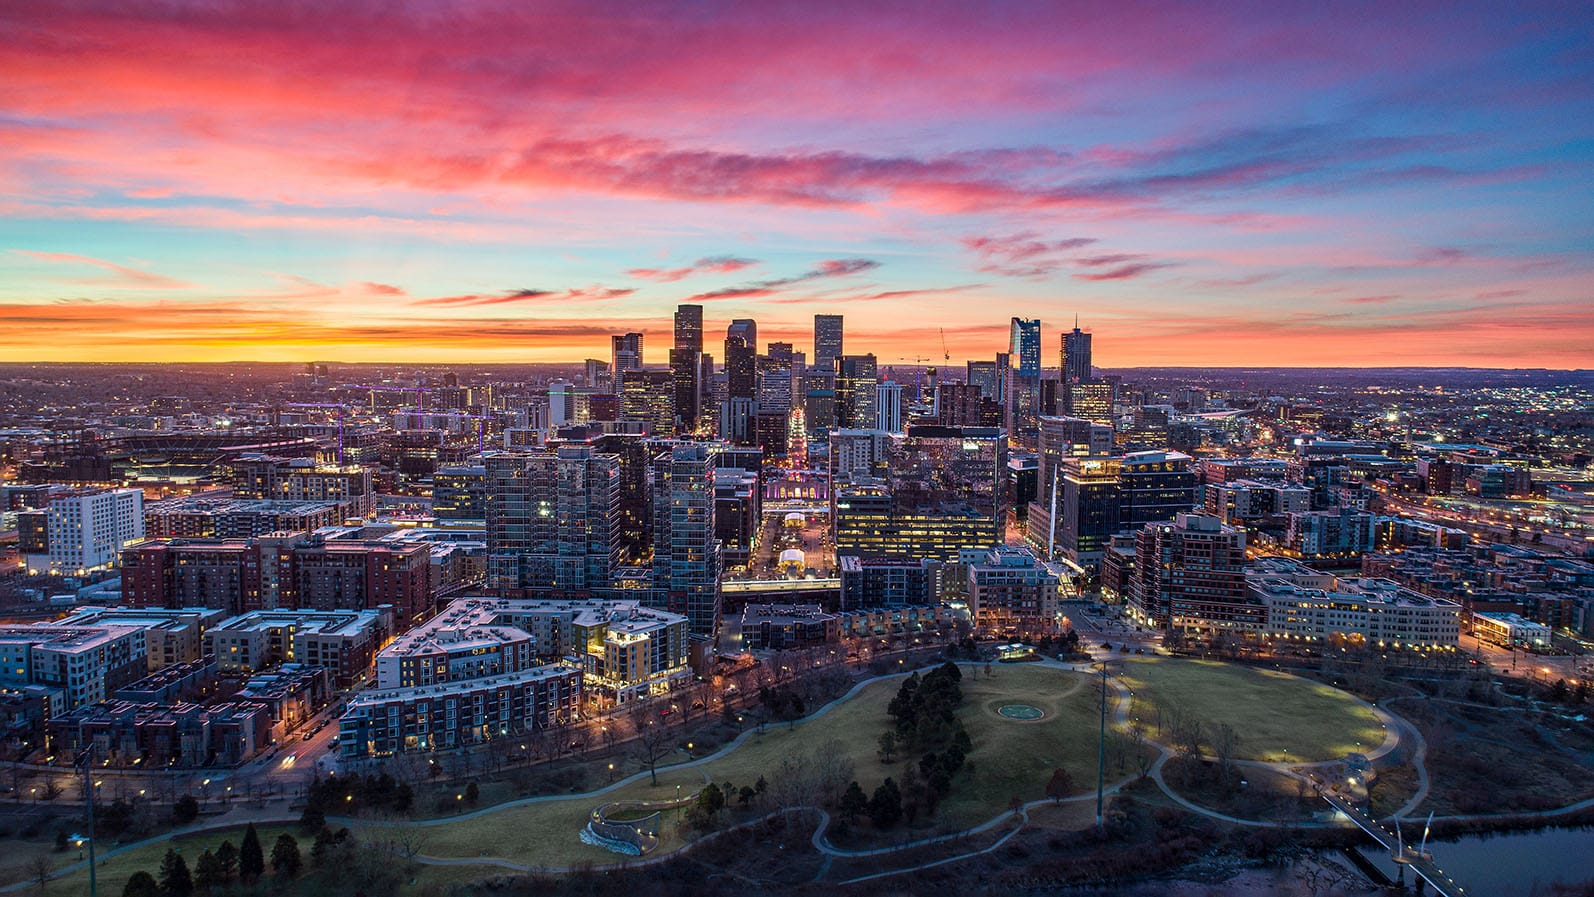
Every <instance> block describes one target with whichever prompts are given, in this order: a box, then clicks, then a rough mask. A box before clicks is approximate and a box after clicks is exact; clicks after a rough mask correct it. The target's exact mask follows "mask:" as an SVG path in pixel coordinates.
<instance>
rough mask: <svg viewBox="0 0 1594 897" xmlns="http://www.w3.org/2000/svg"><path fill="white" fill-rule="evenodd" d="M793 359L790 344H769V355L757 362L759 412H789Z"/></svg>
mask: <svg viewBox="0 0 1594 897" xmlns="http://www.w3.org/2000/svg"><path fill="white" fill-rule="evenodd" d="M794 358H795V355H794V353H793V352H792V350H791V343H770V344H769V354H768V355H765V356H763V357H762V358H760V359H759V360H758V367H759V377H758V410H759V411H780V412H789V411H791V409H792V391H791V389H792V364H793V362H794Z"/></svg>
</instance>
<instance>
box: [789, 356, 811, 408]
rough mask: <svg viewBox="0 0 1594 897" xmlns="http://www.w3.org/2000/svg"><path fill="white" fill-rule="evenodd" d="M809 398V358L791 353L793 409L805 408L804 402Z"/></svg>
mask: <svg viewBox="0 0 1594 897" xmlns="http://www.w3.org/2000/svg"><path fill="white" fill-rule="evenodd" d="M807 397H808V356H807V355H804V354H803V353H801V352H797V351H793V352H792V353H791V405H792V408H794V409H795V408H801V407H803V400H804V399H806V398H807Z"/></svg>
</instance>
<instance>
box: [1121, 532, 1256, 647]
mask: <svg viewBox="0 0 1594 897" xmlns="http://www.w3.org/2000/svg"><path fill="white" fill-rule="evenodd" d="M1125 591H1126V595H1125V599H1126V601H1125V603H1126V604H1127V605H1128V606H1129V609H1130V612H1131V613H1132V614H1133V615H1135V616H1136V617H1138V618H1140V619H1142V620H1144V621H1146V622H1147V623H1149V624H1151V625H1153V626H1157V627H1159V628H1164V629H1167V628H1172V629H1187V628H1202V627H1203V626H1205V625H1210V622H1209V621H1221V620H1232V619H1234V618H1235V609H1236V608H1237V607H1238V606H1240V605H1244V604H1246V603H1247V596H1246V590H1245V530H1243V529H1236V528H1235V527H1232V526H1225V525H1224V524H1223V522H1222V521H1220V520H1219V519H1218V518H1216V517H1207V516H1204V515H1201V514H1180V515H1179V516H1178V517H1177V518H1175V520H1174V521H1173V522H1172V523H1156V524H1152V525H1151V526H1148V527H1146V528H1145V529H1143V530H1141V531H1140V532H1139V533H1138V534H1136V536H1135V558H1134V568H1133V571H1132V572H1131V573H1130V576H1129V583H1128V588H1127V589H1126V590H1125Z"/></svg>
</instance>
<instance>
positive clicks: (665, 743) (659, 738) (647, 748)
mask: <svg viewBox="0 0 1594 897" xmlns="http://www.w3.org/2000/svg"><path fill="white" fill-rule="evenodd" d="M673 740H674V735H673V734H672V733H671V732H670V730H669V727H667V726H661V725H658V724H657V723H655V722H653V721H652V720H648V721H647V723H646V724H644V725H643V726H642V727H641V729H640V730H639V731H638V732H637V738H636V741H637V752H638V754H639V756H640V759H641V760H642V762H643V763H645V764H647V767H648V775H649V776H651V777H652V780H653V784H655V785H657V784H658V783H659V770H658V765H659V761H660V760H663V759H664V758H665V756H667V755H668V754H669V753H670V743H671V742H672V741H673Z"/></svg>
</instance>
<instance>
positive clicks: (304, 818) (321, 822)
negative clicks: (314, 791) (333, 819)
mask: <svg viewBox="0 0 1594 897" xmlns="http://www.w3.org/2000/svg"><path fill="white" fill-rule="evenodd" d="M326 824H327V814H326V811H325V810H323V809H322V808H321V802H320V801H318V800H311V801H310V802H309V803H307V804H305V805H304V812H303V813H300V814H299V827H300V828H301V829H304V830H305V831H307V832H318V831H320V830H321V829H322V828H324V827H325V826H326Z"/></svg>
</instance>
